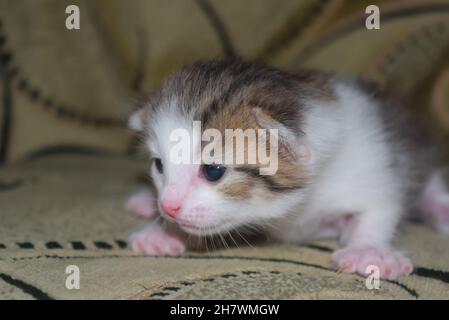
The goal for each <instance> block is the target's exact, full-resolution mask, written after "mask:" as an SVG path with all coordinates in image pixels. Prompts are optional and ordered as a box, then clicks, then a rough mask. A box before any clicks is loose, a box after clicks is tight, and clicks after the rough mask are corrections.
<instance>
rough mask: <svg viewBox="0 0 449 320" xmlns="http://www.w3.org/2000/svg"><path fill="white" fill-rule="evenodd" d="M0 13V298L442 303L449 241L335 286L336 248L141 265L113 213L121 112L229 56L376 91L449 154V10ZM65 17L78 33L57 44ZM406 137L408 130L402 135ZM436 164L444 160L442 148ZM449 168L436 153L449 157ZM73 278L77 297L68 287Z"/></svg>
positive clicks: (271, 1)
mask: <svg viewBox="0 0 449 320" xmlns="http://www.w3.org/2000/svg"><path fill="white" fill-rule="evenodd" d="M372 2H373V1H368V0H366V1H365V0H360V1H352V0H284V1H278V0H263V1H259V0H247V1H241V0H227V1H221V0H190V1H185V0H173V1H162V0H133V1H124V0H23V1H16V0H0V79H1V80H0V81H1V83H0V99H1V100H0V138H1V139H0V299H10V298H14V299H47V298H54V299H64V298H89V299H95V298H113V299H174V298H186V299H204V298H215V299H226V298H229V299H232V298H247V299H261V298H280V299H296V298H304V299H326V298H336V299H349V298H351V299H363V298H367V299H379V298H386V299H428V298H437V299H449V251H448V249H447V247H448V244H449V239H448V238H447V237H444V236H443V235H440V234H437V233H435V232H434V231H433V230H431V229H429V228H427V227H424V226H420V225H415V224H408V225H405V226H403V227H402V228H401V230H400V232H399V238H398V247H399V248H401V249H404V250H405V251H407V252H408V253H409V255H410V257H411V258H412V259H413V261H414V262H415V264H416V266H417V268H416V270H415V272H414V274H413V275H412V276H410V277H407V278H403V279H399V280H398V281H382V282H381V288H380V290H368V289H367V288H366V286H365V279H364V278H362V277H360V276H356V275H344V274H339V273H336V272H335V270H334V269H333V267H332V265H331V263H330V252H331V251H332V249H333V248H335V247H336V246H337V244H336V243H333V242H322V243H321V242H320V243H314V244H312V245H309V246H302V247H299V246H287V245H271V246H262V247H257V248H250V247H249V248H235V249H230V250H219V251H214V252H210V253H195V252H189V253H188V254H187V255H185V256H183V257H180V258H150V257H142V256H139V255H137V254H135V253H133V252H131V251H130V250H128V249H127V248H126V237H127V236H128V234H129V233H130V231H132V230H133V229H134V228H135V227H136V225H137V224H138V223H139V221H138V219H136V218H133V217H131V216H129V215H127V213H126V212H125V210H124V208H123V205H124V202H125V199H126V197H127V196H128V195H129V194H131V193H132V192H133V191H136V190H137V189H138V188H139V186H140V184H141V180H142V178H141V176H142V174H143V173H144V172H145V171H146V169H147V163H146V161H138V160H131V159H129V158H127V157H126V156H125V155H126V154H130V153H131V154H132V153H137V152H138V151H136V148H135V146H136V139H135V137H133V135H132V133H131V132H130V131H129V130H127V129H126V118H127V115H128V113H129V112H130V110H131V105H132V103H133V102H134V101H135V100H137V99H139V98H140V97H142V95H144V94H146V93H147V92H150V91H152V90H154V89H156V88H158V87H160V85H161V84H162V83H163V81H164V79H166V77H167V76H168V75H169V74H170V73H172V72H173V71H174V70H176V69H178V68H180V67H182V66H183V65H186V64H189V63H191V62H193V61H196V60H198V59H209V58H230V57H235V56H238V57H242V58H244V59H255V60H259V61H264V62H267V63H269V64H272V65H275V66H278V67H281V68H286V69H289V70H294V69H295V68H300V67H306V68H317V69H321V70H325V71H330V72H335V73H337V74H340V75H344V76H358V77H360V78H362V79H364V80H368V81H371V82H374V83H375V84H376V85H377V86H378V87H379V88H380V89H381V90H382V91H383V92H384V93H385V94H387V95H392V96H395V97H396V98H398V99H399V100H400V101H401V102H403V103H405V105H406V106H407V107H408V108H410V109H411V110H412V111H413V112H416V113H418V114H420V115H422V117H423V118H424V119H426V121H427V123H428V124H429V127H430V128H432V130H433V131H434V134H435V136H436V137H437V138H439V140H440V141H441V143H442V144H443V146H449V143H448V141H449V139H448V138H449V136H448V135H449V61H448V59H447V57H449V0H396V1H391V0H378V1H375V3H376V4H377V5H379V7H380V12H381V29H380V30H367V29H366V27H365V18H366V16H367V15H366V14H365V8H366V6H368V5H370V4H372ZM69 4H75V5H78V6H79V8H80V13H81V29H80V30H67V29H66V28H65V19H66V17H67V14H66V13H65V8H66V6H67V5H69ZM411 125H413V124H411ZM445 150H449V148H446V149H445ZM448 155H449V152H448ZM68 265H77V266H79V268H80V273H81V289H80V290H68V289H67V288H66V287H65V281H66V278H67V274H66V273H65V268H66V267H67V266H68Z"/></svg>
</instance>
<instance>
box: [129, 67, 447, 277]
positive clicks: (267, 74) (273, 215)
mask: <svg viewBox="0 0 449 320" xmlns="http://www.w3.org/2000/svg"><path fill="white" fill-rule="evenodd" d="M195 120H197V121H201V124H202V128H203V129H207V128H215V129H218V130H219V131H220V132H223V134H224V130H225V129H236V128H240V129H243V130H245V129H248V128H251V129H257V128H265V129H266V128H277V129H279V132H280V135H279V136H280V142H279V143H280V146H279V163H278V170H277V172H276V173H275V174H274V175H260V174H259V170H258V169H259V167H258V165H257V164H243V165H231V166H223V165H220V166H213V165H206V164H174V163H172V162H171V161H170V157H169V153H170V147H171V146H172V144H173V142H172V141H170V140H169V137H170V133H171V132H172V131H173V130H176V129H178V128H183V129H185V130H190V131H191V130H192V122H193V121H195ZM130 126H131V127H132V128H133V129H134V130H136V131H138V132H140V133H141V134H142V137H143V139H144V141H145V143H146V146H147V147H148V149H149V151H150V153H151V155H152V157H153V158H154V161H153V165H152V167H151V176H152V179H153V181H154V185H155V187H156V190H157V193H156V194H152V193H150V192H149V191H148V192H146V191H144V192H140V193H139V194H137V195H135V196H133V197H132V198H131V199H130V200H129V202H128V209H129V210H131V211H135V212H138V213H140V214H141V215H142V216H145V217H153V216H155V215H156V214H159V213H160V214H161V216H162V217H163V220H166V221H169V222H170V223H169V225H170V227H166V226H164V225H163V224H161V223H160V220H155V221H153V222H152V223H150V225H148V226H146V227H145V228H144V229H142V230H140V231H138V232H136V233H134V234H132V235H131V237H130V246H131V247H132V248H133V249H134V250H136V251H139V252H143V253H145V254H148V255H180V254H182V253H183V252H184V251H185V250H186V244H187V242H186V239H188V238H189V236H186V235H194V236H199V237H201V236H210V235H213V234H226V233H227V232H230V231H232V230H236V229H237V230H240V232H245V229H246V228H248V229H251V228H253V227H254V228H259V230H260V229H261V230H263V232H265V233H266V234H267V235H270V236H272V237H273V238H274V239H278V240H281V241H285V242H290V243H303V242H306V241H311V240H316V239H324V238H338V239H340V240H341V242H342V245H343V248H342V249H339V250H337V251H335V252H334V254H333V255H332V258H333V260H334V262H335V264H336V266H337V267H339V268H340V269H341V270H343V271H345V272H357V273H360V274H364V273H365V269H366V267H367V266H368V265H377V266H378V267H379V268H380V272H381V276H382V277H383V278H389V279H394V278H397V277H399V276H402V275H408V274H410V273H411V272H412V270H413V265H412V263H411V262H410V260H409V259H408V258H407V257H406V256H405V255H404V254H403V253H401V252H399V251H397V250H396V249H394V248H392V246H391V242H392V240H393V237H394V235H395V232H396V228H397V225H398V223H399V221H400V220H401V218H402V217H403V215H404V214H405V213H406V212H409V211H412V210H413V209H414V208H418V207H419V208H420V209H423V210H422V211H424V212H426V213H427V216H428V217H430V220H431V221H433V222H434V224H436V225H437V226H438V227H439V228H440V229H441V230H443V231H444V230H446V231H448V230H449V201H448V198H449V197H448V193H447V191H446V190H445V187H444V184H443V183H442V182H441V178H440V176H439V175H438V174H434V175H433V176H432V175H431V173H432V172H431V169H432V167H433V159H434V156H433V154H434V153H433V148H431V147H430V143H429V142H428V141H427V140H426V138H425V133H424V131H423V130H422V129H421V127H420V126H419V125H418V122H417V121H416V120H412V119H411V117H410V115H409V114H408V113H407V111H406V110H403V109H401V108H400V107H399V106H396V105H393V104H390V103H387V102H385V101H383V100H380V99H378V98H377V97H375V96H374V95H373V94H371V93H370V91H368V90H367V89H365V88H364V87H363V86H361V85H360V84H359V83H358V82H356V81H353V80H347V79H339V78H337V77H334V76H330V75H326V74H323V73H320V72H311V71H307V72H306V71H299V72H297V73H289V72H285V71H281V70H277V69H274V68H271V67H268V66H264V65H259V64H254V63H247V62H235V61H234V62H224V61H211V62H202V63H197V64H195V65H193V66H192V67H189V68H185V69H183V70H181V71H179V72H177V73H176V74H174V75H173V76H172V77H171V78H170V79H168V80H167V81H166V83H165V85H164V86H163V88H162V89H161V90H160V91H159V92H158V93H156V94H155V95H153V96H151V97H150V98H149V99H148V100H147V102H146V103H144V104H143V105H142V107H141V108H140V109H138V110H137V111H136V112H135V113H134V114H133V115H132V116H131V118H130ZM201 148H202V144H196V145H195V146H194V147H193V148H192V150H191V152H192V154H194V153H197V152H198V151H199V150H198V149H201ZM431 176H432V178H431ZM211 177H212V178H211ZM426 186H427V187H426ZM423 191H424V192H423ZM421 195H422V196H421Z"/></svg>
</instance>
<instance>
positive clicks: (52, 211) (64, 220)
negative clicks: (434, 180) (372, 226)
mask: <svg viewBox="0 0 449 320" xmlns="http://www.w3.org/2000/svg"><path fill="white" fill-rule="evenodd" d="M145 166H146V165H145V163H141V162H136V161H133V160H129V159H126V158H110V157H94V156H84V157H75V156H70V157H67V156H64V157H62V156H49V157H44V158H41V159H36V160H33V161H31V162H27V163H23V164H20V165H15V166H13V167H11V168H8V169H7V170H1V171H0V183H1V189H0V212H1V223H0V299H7V298H16V299H18V298H30V299H43V298H55V299H62V298H64V299H66V298H75V299H77V298H113V299H127V298H130V299H131V298H132V299H174V298H182V299H226V298H236V299H240V298H246V299H260V298H267V299H268V298H278V299H296V298H301V299H303V298H304V299H334V298H335V299H349V298H351V299H362V298H366V299H380V298H385V299H428V298H438V299H442V298H445V299H449V251H448V250H447V245H448V243H449V238H448V237H445V236H443V235H440V234H438V233H436V232H434V231H433V230H431V229H429V228H428V227H425V226H421V225H414V224H413V225H412V224H408V225H404V226H403V227H402V228H401V230H400V232H399V240H398V243H397V246H398V247H399V248H401V249H403V250H405V251H406V252H408V254H409V255H410V257H411V258H412V259H413V261H414V263H415V264H416V270H415V272H414V274H413V275H411V276H409V277H406V278H401V279H399V280H397V281H381V283H380V289H379V290H369V289H367V287H366V285H365V278H363V277H361V276H356V275H346V274H340V273H337V272H336V270H335V269H334V267H333V265H332V263H331V261H330V252H331V251H332V249H333V248H336V247H337V246H338V245H337V244H336V243H334V242H320V243H313V244H311V245H308V246H293V245H275V244H273V245H264V246H259V247H256V246H254V247H249V246H247V247H241V248H233V249H229V250H219V251H210V252H208V253H198V252H188V253H187V254H186V255H184V256H182V257H177V258H161V257H159V258H154V257H143V256H141V255H139V254H136V253H134V252H132V251H131V250H129V249H127V248H126V242H125V240H126V238H127V236H128V234H129V233H130V232H131V231H132V230H133V229H134V228H136V227H137V226H138V225H139V224H140V223H142V221H140V220H139V219H137V218H135V217H133V216H131V215H129V214H128V213H127V212H125V210H124V209H123V204H124V201H125V199H126V197H127V196H128V194H129V193H130V192H132V191H135V190H137V189H139V187H140V185H141V180H142V179H141V178H140V177H141V174H142V172H143V170H144V168H145ZM69 265H76V266H78V267H79V270H80V289H79V290H68V289H67V288H66V286H65V283H66V278H67V277H68V274H66V273H65V270H66V267H67V266H69Z"/></svg>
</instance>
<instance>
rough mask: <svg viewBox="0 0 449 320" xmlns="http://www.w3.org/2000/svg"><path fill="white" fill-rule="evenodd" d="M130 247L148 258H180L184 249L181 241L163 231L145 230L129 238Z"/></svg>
mask: <svg viewBox="0 0 449 320" xmlns="http://www.w3.org/2000/svg"><path fill="white" fill-rule="evenodd" d="M128 242H129V245H130V247H131V248H132V249H133V250H134V251H136V252H140V253H144V254H146V255H149V256H180V255H182V254H183V253H184V252H185V250H186V248H185V245H184V243H183V242H182V241H180V240H179V239H177V238H176V237H173V236H171V235H169V234H167V233H166V232H164V231H163V230H154V229H148V230H147V229H145V230H142V231H138V232H135V233H133V234H132V235H131V236H130V237H129V241H128Z"/></svg>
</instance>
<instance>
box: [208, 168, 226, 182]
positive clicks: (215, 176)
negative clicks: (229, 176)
mask: <svg viewBox="0 0 449 320" xmlns="http://www.w3.org/2000/svg"><path fill="white" fill-rule="evenodd" d="M225 171H226V167H222V166H216V165H204V166H203V174H204V176H205V177H206V179H207V180H208V181H218V180H220V178H221V177H222V176H223V174H224V173H225Z"/></svg>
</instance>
